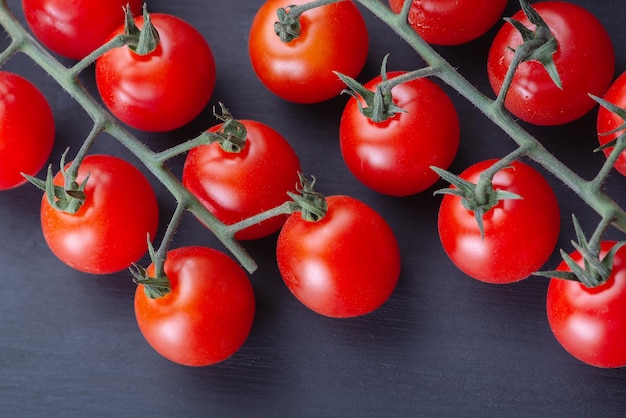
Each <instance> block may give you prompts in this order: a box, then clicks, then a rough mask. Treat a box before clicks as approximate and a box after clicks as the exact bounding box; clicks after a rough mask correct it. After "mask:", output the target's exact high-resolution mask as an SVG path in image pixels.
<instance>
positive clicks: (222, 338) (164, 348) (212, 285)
mask: <svg viewBox="0 0 626 418" xmlns="http://www.w3.org/2000/svg"><path fill="white" fill-rule="evenodd" d="M147 270H148V273H149V274H150V275H152V276H153V277H154V274H155V266H154V264H151V265H150V266H149V267H148V269H147ZM164 270H165V275H166V276H167V278H168V279H169V282H170V287H171V291H170V292H169V293H168V294H166V295H165V296H161V297H158V298H154V299H152V298H150V297H148V296H147V295H146V292H145V291H144V286H143V285H141V284H140V285H138V286H137V290H136V292H135V317H136V319H137V324H138V326H139V329H140V330H141V333H142V334H143V336H144V338H145V339H146V341H147V342H148V343H149V344H150V346H152V348H154V350H156V351H157V352H158V353H159V354H161V355H162V356H163V357H165V358H167V359H168V360H171V361H173V362H175V363H178V364H182V365H185V366H196V367H200V366H208V365H211V364H215V363H218V362H221V361H223V360H225V359H227V358H228V357H230V356H232V355H233V354H234V353H235V352H236V351H237V350H239V348H240V347H241V346H242V345H243V344H244V343H245V341H246V340H247V338H248V335H249V334H250V330H251V329H252V325H253V322H254V315H255V297H254V290H253V288H252V285H251V284H250V280H249V279H248V276H247V275H246V273H245V271H244V270H243V269H242V268H241V267H240V266H239V264H237V263H236V262H235V261H234V260H233V259H231V258H230V257H228V256H227V255H226V254H224V253H222V252H220V251H217V250H215V249H212V248H206V247H197V246H193V247H182V248H176V249H174V250H171V251H169V252H168V253H167V257H166V260H165V265H164Z"/></svg>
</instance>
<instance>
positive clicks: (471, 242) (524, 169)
mask: <svg viewBox="0 0 626 418" xmlns="http://www.w3.org/2000/svg"><path fill="white" fill-rule="evenodd" d="M495 162H496V160H486V161H481V162H479V163H476V164H474V165H472V166H470V167H469V168H467V169H466V170H465V171H463V172H462V173H461V174H460V176H459V177H460V178H461V179H464V180H467V181H469V182H471V183H477V182H478V180H479V176H480V175H481V173H482V172H483V171H485V170H487V169H488V168H489V167H491V166H492V165H493V164H494V163H495ZM492 185H493V189H494V190H502V191H506V192H510V193H514V194H516V195H518V196H519V197H520V198H515V199H514V198H511V199H502V200H499V201H498V202H497V203H496V204H495V206H493V207H491V208H490V209H488V210H486V211H485V213H484V215H483V217H482V219H483V231H481V229H480V227H479V224H478V222H477V219H476V217H475V213H474V211H472V210H470V209H468V208H466V207H465V205H464V204H463V202H462V198H461V197H459V196H455V195H452V194H446V195H445V196H444V197H443V199H442V201H441V205H440V208H439V219H438V229H439V237H440V239H441V243H442V244H443V248H444V250H445V252H446V254H447V255H448V257H450V259H451V260H452V262H453V263H454V264H455V265H456V266H457V267H458V268H459V269H460V270H461V271H463V272H464V273H465V274H467V275H468V276H470V277H473V278H475V279H477V280H480V281H483V282H487V283H497V284H503V283H512V282H516V281H519V280H522V279H525V278H527V277H528V276H530V275H531V274H532V273H534V272H536V271H537V270H538V269H539V268H540V267H541V266H543V264H544V263H545V262H546V261H548V259H549V258H550V255H551V254H552V252H553V251H554V248H555V246H556V242H557V240H558V236H559V231H560V211H559V206H558V202H557V199H556V196H555V195H554V192H553V191H552V188H551V187H550V184H549V183H548V182H547V181H546V179H545V178H544V177H543V176H542V175H541V174H540V173H539V172H538V171H537V170H535V169H534V168H532V167H531V166H529V165H528V164H525V163H523V162H521V161H516V162H514V163H512V164H511V165H510V166H507V167H505V168H503V169H501V170H499V171H498V172H496V174H495V176H494V177H493V180H492Z"/></svg>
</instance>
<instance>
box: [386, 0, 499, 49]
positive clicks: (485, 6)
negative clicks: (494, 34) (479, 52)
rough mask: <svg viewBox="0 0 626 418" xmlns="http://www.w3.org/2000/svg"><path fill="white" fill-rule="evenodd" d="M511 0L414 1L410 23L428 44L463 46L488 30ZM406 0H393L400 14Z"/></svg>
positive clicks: (390, 2)
mask: <svg viewBox="0 0 626 418" xmlns="http://www.w3.org/2000/svg"><path fill="white" fill-rule="evenodd" d="M506 3H507V0H482V1H475V0H419V1H418V0H413V4H412V5H411V9H410V11H409V24H410V25H411V26H412V27H413V29H415V31H416V32H417V33H418V34H419V35H420V36H421V37H422V38H423V39H424V40H425V41H426V42H428V43H430V44H434V45H460V44H463V43H466V42H469V41H471V40H474V39H476V38H478V37H479V36H481V35H483V34H484V33H485V32H487V31H488V30H489V29H490V28H491V27H492V26H493V25H495V24H496V22H497V21H498V20H499V19H500V17H501V16H502V12H504V8H505V7H506ZM403 5H404V0H389V6H390V8H391V10H393V11H394V12H396V13H399V12H400V11H401V10H402V6H403Z"/></svg>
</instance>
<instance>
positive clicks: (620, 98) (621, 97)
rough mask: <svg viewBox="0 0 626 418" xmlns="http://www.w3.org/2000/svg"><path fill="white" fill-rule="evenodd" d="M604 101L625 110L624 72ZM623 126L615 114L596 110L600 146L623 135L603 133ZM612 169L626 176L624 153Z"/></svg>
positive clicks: (622, 132) (625, 87)
mask: <svg viewBox="0 0 626 418" xmlns="http://www.w3.org/2000/svg"><path fill="white" fill-rule="evenodd" d="M604 100H606V101H607V102H610V103H613V104H614V105H616V106H618V107H621V108H626V72H624V73H622V75H620V76H619V77H618V78H617V79H616V80H615V81H614V82H613V84H612V85H611V87H609V90H608V91H607V92H606V94H605V95H604ZM623 124H624V120H623V119H622V118H621V117H619V116H618V115H616V114H615V113H613V112H611V111H609V110H607V109H605V108H604V107H602V106H600V110H598V122H597V127H598V139H599V141H600V145H605V144H607V143H609V142H611V141H613V140H614V139H615V138H617V137H618V136H619V135H623V134H624V131H620V132H616V133H614V134H611V135H603V134H605V133H608V132H611V131H613V130H615V129H617V128H619V127H620V126H622V125H623ZM612 150H613V147H609V148H604V149H603V151H604V154H605V155H607V156H608V155H609V154H610V153H611V151H612ZM614 167H615V169H616V170H617V171H619V172H620V173H621V174H622V175H624V176H626V152H622V153H621V154H620V156H619V157H618V159H617V161H616V162H615V164H614Z"/></svg>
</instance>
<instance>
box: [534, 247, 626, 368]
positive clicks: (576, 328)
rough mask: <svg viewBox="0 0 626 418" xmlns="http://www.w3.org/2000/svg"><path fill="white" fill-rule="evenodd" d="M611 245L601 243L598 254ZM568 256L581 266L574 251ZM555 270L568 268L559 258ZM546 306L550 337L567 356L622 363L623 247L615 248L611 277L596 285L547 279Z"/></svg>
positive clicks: (625, 319) (625, 351) (625, 361)
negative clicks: (550, 330)
mask: <svg viewBox="0 0 626 418" xmlns="http://www.w3.org/2000/svg"><path fill="white" fill-rule="evenodd" d="M614 245H615V242H613V241H604V242H602V244H601V252H600V256H601V257H604V255H606V253H607V252H608V251H610V249H611V248H612V247H613V246H614ZM570 256H571V257H572V259H573V260H574V261H576V262H577V263H579V265H581V266H582V264H583V263H582V257H581V255H580V253H579V252H578V251H575V252H573V253H572V254H570ZM557 270H563V271H569V267H568V266H567V264H565V262H564V261H563V262H562V263H561V264H560V265H559V266H558V267H557ZM546 307H547V314H548V322H549V324H550V328H551V329H552V332H553V333H554V336H555V337H556V339H557V340H558V342H559V343H560V344H561V345H562V346H563V348H565V350H567V351H568V352H569V353H570V354H571V355H573V356H574V357H576V358H577V359H579V360H580V361H582V362H585V363H587V364H590V365H593V366H596V367H605V368H608V367H611V368H613V367H623V366H626V338H624V335H626V247H622V248H620V249H619V250H618V251H617V253H616V255H615V258H614V260H613V269H612V272H611V276H610V277H609V279H608V280H607V281H606V283H604V284H602V285H600V286H598V287H593V288H590V287H586V286H585V285H584V284H582V283H579V282H576V281H570V280H562V279H555V278H553V279H551V280H550V285H549V286H548V294H547V301H546Z"/></svg>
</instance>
